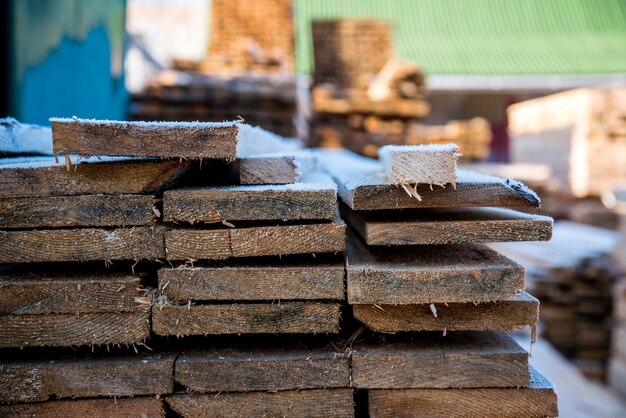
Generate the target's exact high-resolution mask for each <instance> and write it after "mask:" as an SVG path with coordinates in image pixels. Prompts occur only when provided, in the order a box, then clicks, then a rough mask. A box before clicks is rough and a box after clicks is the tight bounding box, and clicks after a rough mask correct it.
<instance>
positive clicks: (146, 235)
mask: <svg viewBox="0 0 626 418" xmlns="http://www.w3.org/2000/svg"><path fill="white" fill-rule="evenodd" d="M164 233H165V228H163V227H161V226H152V227H147V226H143V227H136V228H116V229H99V228H79V229H40V230H16V231H0V263H28V262H48V261H89V260H133V259H157V258H164V257H165V246H164Z"/></svg>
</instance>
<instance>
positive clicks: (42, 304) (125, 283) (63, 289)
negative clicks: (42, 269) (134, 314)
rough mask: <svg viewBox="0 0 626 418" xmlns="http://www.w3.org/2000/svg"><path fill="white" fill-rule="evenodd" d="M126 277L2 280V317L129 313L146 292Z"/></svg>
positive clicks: (14, 277) (133, 278) (19, 277)
mask: <svg viewBox="0 0 626 418" xmlns="http://www.w3.org/2000/svg"><path fill="white" fill-rule="evenodd" d="M141 282H142V281H141V277H137V276H132V275H130V274H129V275H124V274H95V275H84V274H83V275H80V276H61V275H35V274H30V275H10V274H4V275H1V276H0V314H13V315H17V314H49V313H71V314H77V313H88V312H127V311H133V310H136V309H137V308H138V307H139V306H140V305H139V304H138V303H137V300H136V298H141V297H142V296H143V295H144V294H145V291H143V290H142V289H141V287H142V283H141Z"/></svg>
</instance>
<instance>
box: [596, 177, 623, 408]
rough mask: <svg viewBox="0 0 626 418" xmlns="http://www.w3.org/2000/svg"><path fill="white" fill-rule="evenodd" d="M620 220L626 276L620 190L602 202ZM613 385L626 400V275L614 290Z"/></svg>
mask: <svg viewBox="0 0 626 418" xmlns="http://www.w3.org/2000/svg"><path fill="white" fill-rule="evenodd" d="M602 200H603V201H604V202H605V203H606V204H607V207H609V208H610V209H611V210H612V211H613V212H614V213H615V214H617V216H618V217H619V240H618V243H617V245H616V246H615V249H614V251H613V259H614V260H615V261H616V262H617V263H618V264H619V265H620V267H621V268H622V269H623V271H625V272H626V189H624V187H623V186H622V187H620V188H617V189H615V190H613V191H612V192H611V193H607V194H605V195H604V196H603V199H602ZM608 374H609V382H610V383H611V386H613V387H614V388H615V389H616V390H617V391H618V392H620V393H621V394H622V395H623V396H626V273H624V275H623V277H622V278H621V280H619V281H617V282H616V283H615V286H614V288H613V334H612V338H611V361H610V363H609V371H608Z"/></svg>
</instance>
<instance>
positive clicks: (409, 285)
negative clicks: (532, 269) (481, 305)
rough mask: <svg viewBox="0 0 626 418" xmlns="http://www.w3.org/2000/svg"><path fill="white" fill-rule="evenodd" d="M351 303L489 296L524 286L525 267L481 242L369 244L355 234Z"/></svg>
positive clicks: (349, 267) (501, 296)
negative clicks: (395, 245)
mask: <svg viewBox="0 0 626 418" xmlns="http://www.w3.org/2000/svg"><path fill="white" fill-rule="evenodd" d="M346 269H347V276H348V303H350V304H390V305H396V304H418V303H455V302H456V303H458V302H490V301H494V300H500V299H504V298H507V297H510V296H513V295H516V294H518V293H520V292H522V291H523V290H524V287H525V282H524V269H523V268H522V267H521V266H520V265H518V264H516V263H515V262H513V261H511V260H509V259H508V258H506V257H504V256H502V255H500V254H498V253H497V252H495V251H493V250H490V249H489V248H487V247H485V246H482V245H463V246H461V245H450V246H422V247H420V248H419V251H416V250H415V249H414V248H413V247H397V248H388V247H379V248H372V247H367V246H366V245H365V244H364V243H363V242H362V241H361V240H360V238H358V237H355V236H354V235H353V234H350V239H349V247H348V252H347V267H346Z"/></svg>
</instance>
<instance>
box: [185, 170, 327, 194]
mask: <svg viewBox="0 0 626 418" xmlns="http://www.w3.org/2000/svg"><path fill="white" fill-rule="evenodd" d="M179 190H185V189H179ZM196 190H223V191H232V192H284V191H292V192H315V191H324V190H332V191H335V192H336V191H337V186H336V185H335V182H334V181H333V180H332V179H331V178H330V177H329V176H328V175H326V174H324V173H320V172H315V173H310V174H307V175H306V176H305V177H304V178H303V179H302V180H301V181H300V182H298V183H292V184H259V185H248V184H246V185H233V186H211V187H201V188H197V189H196Z"/></svg>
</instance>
